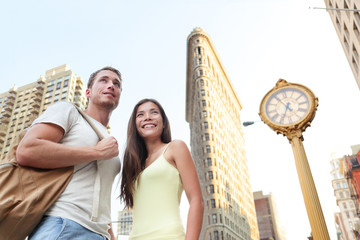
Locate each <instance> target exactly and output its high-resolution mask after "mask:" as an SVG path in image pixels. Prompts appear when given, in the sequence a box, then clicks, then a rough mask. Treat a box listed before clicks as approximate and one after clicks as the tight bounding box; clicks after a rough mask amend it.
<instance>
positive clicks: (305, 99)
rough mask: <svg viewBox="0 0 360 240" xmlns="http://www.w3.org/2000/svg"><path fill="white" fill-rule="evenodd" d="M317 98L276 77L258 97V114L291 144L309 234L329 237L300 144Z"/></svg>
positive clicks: (322, 239) (325, 239) (320, 239)
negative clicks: (268, 88) (273, 85)
mask: <svg viewBox="0 0 360 240" xmlns="http://www.w3.org/2000/svg"><path fill="white" fill-rule="evenodd" d="M317 106H318V98H317V97H315V95H314V94H313V92H312V91H311V90H310V89H308V88H307V87H305V86H303V85H300V84H296V83H288V82H287V81H285V80H284V79H279V81H278V82H277V83H276V86H275V87H274V88H273V89H271V90H270V91H269V92H268V93H267V94H266V95H265V96H264V98H263V99H262V101H261V104H260V113H259V115H260V118H261V120H262V121H263V122H265V123H266V124H267V125H268V126H269V127H270V128H272V129H273V130H274V131H275V132H276V133H277V134H280V133H281V134H283V135H284V136H286V137H287V138H288V139H289V141H290V143H291V146H292V149H293V153H294V157H295V163H296V169H297V172H298V177H299V181H300V186H301V191H302V194H303V197H304V201H305V206H306V211H307V214H308V218H309V222H310V226H311V230H312V235H313V237H314V239H315V240H329V239H330V237H329V233H328V231H327V227H326V223H325V219H324V215H323V212H322V209H321V205H320V201H319V197H318V194H317V191H316V188H315V183H314V180H313V177H312V175H311V170H310V166H309V163H308V160H307V157H306V154H305V149H304V146H303V144H302V141H303V140H304V139H303V136H302V132H304V131H305V129H306V128H307V127H308V126H310V123H311V121H312V120H313V119H314V117H315V111H316V109H317Z"/></svg>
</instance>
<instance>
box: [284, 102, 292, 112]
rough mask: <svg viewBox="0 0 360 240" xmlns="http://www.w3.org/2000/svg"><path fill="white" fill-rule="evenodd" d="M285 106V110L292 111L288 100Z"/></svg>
mask: <svg viewBox="0 0 360 240" xmlns="http://www.w3.org/2000/svg"><path fill="white" fill-rule="evenodd" d="M285 107H286V110H289V111H290V112H291V111H292V109H291V108H290V102H288V103H287V104H286V106H285ZM285 112H286V111H285Z"/></svg>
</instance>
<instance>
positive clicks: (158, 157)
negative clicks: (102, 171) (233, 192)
mask: <svg viewBox="0 0 360 240" xmlns="http://www.w3.org/2000/svg"><path fill="white" fill-rule="evenodd" d="M123 164H124V165H123V170H122V179H121V195H120V197H121V199H122V200H124V202H125V205H126V207H130V208H132V209H133V228H132V232H131V234H130V238H129V239H131V240H151V239H156V240H161V239H163V240H171V239H174V240H175V239H176V240H184V239H186V240H195V239H198V238H199V235H200V231H201V225H202V218H203V211H204V206H203V200H202V196H201V190H200V184H199V180H198V177H197V174H196V168H195V165H194V162H193V160H192V157H191V154H190V152H189V149H188V148H187V146H186V144H185V143H184V142H183V141H179V140H174V141H171V133H170V124H169V120H168V118H167V117H166V114H165V112H164V109H163V108H162V106H161V105H160V104H159V103H158V102H157V101H156V100H154V99H143V100H141V101H140V102H138V104H136V106H135V108H134V110H133V112H132V114H131V117H130V120H129V125H128V136H127V145H126V149H125V153H124V163H123ZM183 189H184V190H185V193H186V196H187V198H188V201H189V204H190V208H189V213H188V219H187V227H186V234H185V233H184V228H183V226H182V223H181V219H180V213H179V204H180V198H181V194H182V191H183Z"/></svg>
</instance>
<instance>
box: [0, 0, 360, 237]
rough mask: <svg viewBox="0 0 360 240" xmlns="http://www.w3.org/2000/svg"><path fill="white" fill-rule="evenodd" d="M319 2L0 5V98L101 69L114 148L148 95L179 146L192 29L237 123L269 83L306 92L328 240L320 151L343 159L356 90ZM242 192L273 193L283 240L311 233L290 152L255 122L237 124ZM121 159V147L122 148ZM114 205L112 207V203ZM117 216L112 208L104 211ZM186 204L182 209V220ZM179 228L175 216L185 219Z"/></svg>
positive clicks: (251, 114) (325, 168) (353, 132)
mask: <svg viewBox="0 0 360 240" xmlns="http://www.w3.org/2000/svg"><path fill="white" fill-rule="evenodd" d="M309 7H324V3H323V1H321V0H305V1H297V0H272V1H269V0H257V1H254V0H223V1H217V0H192V1H190V0H181V1H180V0H178V1H176V0H173V1H166V0H154V1H146V0H138V1H136V0H135V1H131V2H130V1H121V0H112V1H111V0H104V1H93V0H63V1H59V0H54V1H46V0H38V1H35V2H34V1H25V0H19V1H6V3H3V4H2V7H1V8H0V27H1V32H2V37H1V38H0V72H1V73H2V80H1V85H0V92H5V91H8V90H9V89H10V88H11V87H12V86H13V84H16V85H17V86H22V85H24V84H27V83H30V82H33V81H35V80H37V79H38V77H39V76H40V75H41V74H42V75H44V74H45V71H46V70H48V69H50V68H53V67H57V66H59V65H62V64H65V63H66V64H68V65H69V66H70V67H71V68H72V69H73V71H74V72H76V73H77V74H78V75H79V76H81V77H82V78H83V80H84V82H87V78H88V76H89V74H90V73H92V72H93V71H94V70H96V69H98V68H101V67H103V66H106V65H111V66H114V67H117V68H118V69H119V70H120V71H121V72H122V74H123V78H124V86H123V89H124V91H123V94H122V97H121V101H120V105H119V108H118V110H116V111H115V112H114V113H113V116H112V117H113V118H112V121H111V126H112V133H113V134H114V136H115V137H117V138H118V140H119V142H120V146H121V147H123V145H124V144H125V135H126V126H127V121H128V118H129V116H130V112H131V110H132V108H133V106H134V105H135V103H136V102H138V100H140V99H142V98H144V97H152V98H156V99H158V100H159V101H160V102H161V103H162V104H163V106H164V108H165V110H166V112H167V114H168V117H169V119H170V122H171V126H172V133H173V138H178V139H183V140H185V141H186V142H188V144H189V126H188V124H187V123H186V121H185V85H186V84H185V82H186V74H185V70H186V39H187V36H188V35H189V34H190V33H191V31H192V30H193V28H195V27H201V28H203V29H204V30H205V31H206V32H207V33H208V34H209V35H210V37H211V38H212V41H213V43H214V44H215V48H216V49H217V52H218V54H219V55H220V58H221V60H222V62H223V64H224V66H225V68H226V70H227V73H228V75H229V77H230V78H231V81H232V83H233V85H234V87H235V89H236V92H237V94H238V96H239V98H240V101H241V102H242V104H243V110H242V112H241V113H240V115H241V118H242V119H241V121H242V122H243V121H249V120H259V117H258V111H259V104H260V101H261V99H262V97H263V96H264V95H265V94H266V93H267V92H268V91H269V90H270V89H271V88H272V87H273V86H274V85H275V83H276V81H277V80H278V79H279V78H284V79H286V80H287V81H289V82H296V83H300V84H303V85H306V86H307V87H309V88H310V89H311V90H312V91H313V92H314V93H315V95H316V96H317V97H318V98H319V107H318V111H317V115H316V117H315V119H314V121H313V124H312V126H311V127H310V128H308V129H307V131H306V132H305V134H304V138H305V141H304V146H305V151H306V153H307V157H308V160H309V163H310V167H311V170H312V173H313V176H314V180H315V184H316V187H317V190H318V193H319V198H320V202H321V204H322V209H323V212H324V215H325V218H326V222H327V227H328V229H329V233H330V237H331V239H335V237H336V234H335V227H334V223H333V219H334V217H333V212H334V210H335V209H336V207H335V206H336V205H335V198H334V196H333V190H332V187H331V177H330V170H331V168H330V164H329V161H330V155H331V153H332V152H336V153H337V155H338V156H342V155H345V154H351V149H350V146H351V145H355V144H359V143H360V141H359V139H358V137H357V135H359V132H360V131H359V130H360V126H359V124H358V119H359V117H360V114H359V105H360V92H359V89H358V87H357V85H356V83H355V80H354V77H353V75H352V72H351V70H350V67H349V65H348V62H347V60H346V58H345V54H344V53H343V50H342V47H341V45H340V43H339V40H338V37H337V35H336V33H335V30H334V27H333V25H332V23H331V20H330V17H329V16H328V13H327V12H326V11H324V10H313V9H309ZM244 133H245V143H246V149H247V159H248V162H249V168H250V178H251V183H252V188H253V191H258V190H263V191H264V193H268V192H272V193H273V194H274V196H275V198H276V200H277V202H276V203H277V207H278V212H279V216H280V220H281V222H282V223H283V225H284V228H285V229H286V231H287V237H288V238H287V239H291V240H300V239H306V237H307V236H309V234H310V231H311V230H310V225H309V221H308V218H307V215H306V210H305V206H304V202H303V198H302V194H301V190H300V186H299V181H298V178H297V172H296V168H295V162H294V157H293V154H292V150H291V145H290V144H289V143H288V141H287V139H286V138H285V137H283V136H280V135H276V134H275V133H274V132H273V131H272V130H270V128H268V127H267V126H266V125H264V124H263V123H262V122H259V123H257V124H255V125H253V126H251V127H247V128H244ZM121 151H122V149H121ZM114 202H116V201H114ZM118 209H119V205H118V204H114V218H115V216H116V212H115V210H118ZM186 209H187V205H186V202H185V198H184V199H183V203H182V210H183V211H182V213H183V216H184V218H185V216H186ZM184 220H185V219H184Z"/></svg>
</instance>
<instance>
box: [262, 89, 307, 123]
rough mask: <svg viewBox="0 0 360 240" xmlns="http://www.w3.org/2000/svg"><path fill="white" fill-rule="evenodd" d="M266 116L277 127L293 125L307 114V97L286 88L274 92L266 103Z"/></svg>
mask: <svg viewBox="0 0 360 240" xmlns="http://www.w3.org/2000/svg"><path fill="white" fill-rule="evenodd" d="M265 107H266V109H265V112H266V115H267V117H268V118H269V120H270V121H272V122H273V123H275V124H277V125H293V124H296V123H298V122H300V121H301V120H303V119H304V118H305V117H306V116H307V115H308V113H309V110H310V102H309V98H308V96H307V95H306V94H305V93H304V92H303V91H301V90H299V89H297V88H292V87H287V88H282V89H279V90H278V91H276V92H274V93H273V94H272V95H271V96H270V97H269V99H268V100H267V102H266V106H265Z"/></svg>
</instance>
